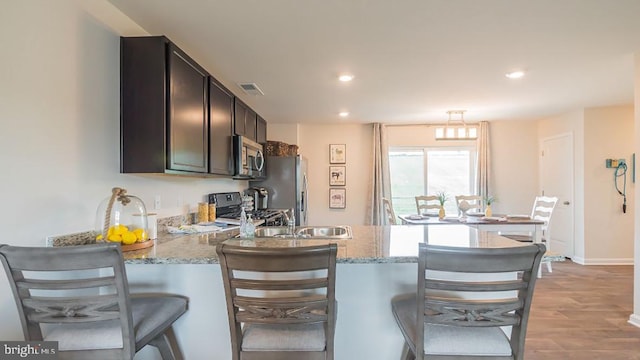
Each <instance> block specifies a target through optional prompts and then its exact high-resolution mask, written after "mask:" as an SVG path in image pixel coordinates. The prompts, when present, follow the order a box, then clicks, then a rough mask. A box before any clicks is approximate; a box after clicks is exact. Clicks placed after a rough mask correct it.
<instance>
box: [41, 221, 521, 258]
mask: <svg viewBox="0 0 640 360" xmlns="http://www.w3.org/2000/svg"><path fill="white" fill-rule="evenodd" d="M351 229H352V233H353V238H351V239H319V238H317V239H308V238H306V239H305V238H297V239H291V238H254V239H239V238H235V236H236V235H237V234H238V230H237V228H236V229H231V230H226V231H222V232H209V233H199V234H169V233H166V232H163V231H160V232H159V233H158V239H156V240H154V241H155V245H154V246H152V247H150V248H146V249H141V250H135V251H127V252H125V253H124V258H125V263H127V264H217V263H218V256H217V254H216V245H218V244H219V243H220V242H223V241H227V240H228V241H229V242H230V243H233V244H238V245H242V246H257V247H292V246H309V245H319V244H326V243H327V242H329V243H336V244H337V245H338V260H337V262H338V263H353V264H372V263H412V262H416V259H417V255H418V243H419V242H425V241H426V242H429V243H431V244H437V245H447V246H461V247H482V248H495V247H513V246H523V245H526V243H521V242H517V241H514V240H511V239H508V238H505V237H502V236H499V235H497V234H496V233H490V232H485V231H479V230H476V229H473V228H470V227H468V226H466V225H450V226H420V225H391V226H365V225H352V226H351ZM94 239H95V233H93V232H86V233H80V234H72V235H67V236H65V237H55V238H51V239H50V246H70V245H84V244H90V243H95V240H94Z"/></svg>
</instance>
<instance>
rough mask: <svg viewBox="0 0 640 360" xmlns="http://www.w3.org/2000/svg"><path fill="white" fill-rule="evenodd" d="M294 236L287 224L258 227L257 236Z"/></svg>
mask: <svg viewBox="0 0 640 360" xmlns="http://www.w3.org/2000/svg"><path fill="white" fill-rule="evenodd" d="M276 236H277V237H287V236H289V237H293V234H291V233H290V232H289V228H287V227H286V226H260V227H257V228H256V237H276Z"/></svg>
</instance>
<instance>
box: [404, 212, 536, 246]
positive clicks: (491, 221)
mask: <svg viewBox="0 0 640 360" xmlns="http://www.w3.org/2000/svg"><path fill="white" fill-rule="evenodd" d="M398 218H399V219H400V220H401V221H402V224H404V225H460V224H463V225H467V226H469V227H472V228H475V229H478V230H484V231H490V232H498V233H501V234H506V233H531V235H532V240H533V242H536V243H539V242H542V226H543V225H544V221H542V220H535V219H531V218H530V217H529V216H525V215H496V216H465V217H452V216H447V217H444V218H442V219H441V218H439V217H438V216H432V215H431V214H429V215H417V214H410V215H398Z"/></svg>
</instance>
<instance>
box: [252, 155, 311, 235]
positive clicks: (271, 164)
mask: <svg viewBox="0 0 640 360" xmlns="http://www.w3.org/2000/svg"><path fill="white" fill-rule="evenodd" d="M265 164H266V167H267V178H266V179H264V180H260V181H250V182H249V185H250V186H251V187H264V188H265V189H267V191H268V192H269V200H268V204H267V206H268V208H269V209H294V211H295V216H296V225H298V226H299V225H307V196H308V190H307V162H306V159H304V158H303V157H302V156H300V155H297V156H267V157H266V162H265Z"/></svg>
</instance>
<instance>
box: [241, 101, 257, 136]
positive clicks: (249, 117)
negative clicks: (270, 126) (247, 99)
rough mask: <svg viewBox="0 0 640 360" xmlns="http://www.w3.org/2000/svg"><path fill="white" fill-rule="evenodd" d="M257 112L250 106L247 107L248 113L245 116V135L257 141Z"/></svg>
mask: <svg viewBox="0 0 640 360" xmlns="http://www.w3.org/2000/svg"><path fill="white" fill-rule="evenodd" d="M257 117H258V116H257V114H256V112H255V111H253V110H252V109H251V108H250V107H247V114H246V115H245V118H244V136H246V137H248V138H249V139H251V140H253V141H256V119H257Z"/></svg>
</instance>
